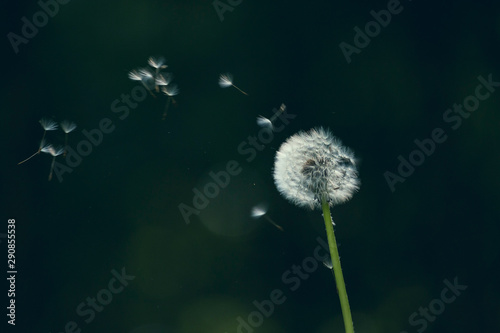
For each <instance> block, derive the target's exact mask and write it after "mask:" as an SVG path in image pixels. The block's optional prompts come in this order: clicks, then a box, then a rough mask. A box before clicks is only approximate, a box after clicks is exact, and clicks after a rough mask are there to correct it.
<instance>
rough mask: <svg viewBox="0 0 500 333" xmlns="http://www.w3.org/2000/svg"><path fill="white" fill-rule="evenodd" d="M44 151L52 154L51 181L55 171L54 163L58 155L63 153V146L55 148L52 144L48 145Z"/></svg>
mask: <svg viewBox="0 0 500 333" xmlns="http://www.w3.org/2000/svg"><path fill="white" fill-rule="evenodd" d="M42 152H44V153H47V154H50V155H52V164H51V165H50V173H49V181H51V180H52V172H53V171H54V165H55V163H56V156H59V155H61V154H62V153H63V152H64V148H63V147H57V148H54V147H53V146H52V145H48V146H46V147H44V148H43V149H42Z"/></svg>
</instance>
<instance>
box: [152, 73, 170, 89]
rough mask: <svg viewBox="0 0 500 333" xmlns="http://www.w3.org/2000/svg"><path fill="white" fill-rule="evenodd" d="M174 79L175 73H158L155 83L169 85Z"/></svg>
mask: <svg viewBox="0 0 500 333" xmlns="http://www.w3.org/2000/svg"><path fill="white" fill-rule="evenodd" d="M173 79H174V75H173V74H172V73H164V74H158V76H157V77H156V78H155V84H156V86H162V87H163V86H168V85H169V84H170V82H172V80H173Z"/></svg>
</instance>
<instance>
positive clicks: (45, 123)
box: [40, 118, 57, 131]
mask: <svg viewBox="0 0 500 333" xmlns="http://www.w3.org/2000/svg"><path fill="white" fill-rule="evenodd" d="M40 125H42V127H43V129H44V130H46V131H55V130H56V129H57V123H56V122H55V121H53V120H52V119H49V118H42V119H40Z"/></svg>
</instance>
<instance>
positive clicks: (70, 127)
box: [60, 120, 76, 156]
mask: <svg viewBox="0 0 500 333" xmlns="http://www.w3.org/2000/svg"><path fill="white" fill-rule="evenodd" d="M60 125H61V129H62V130H63V132H64V155H63V156H66V146H67V145H68V133H71V132H73V131H74V130H75V128H76V124H75V123H74V122H72V121H69V120H63V121H61V123H60Z"/></svg>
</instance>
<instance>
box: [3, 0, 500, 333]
mask: <svg viewBox="0 0 500 333" xmlns="http://www.w3.org/2000/svg"><path fill="white" fill-rule="evenodd" d="M386 6H387V2H385V1H382V2H381V1H379V2H368V1H365V2H363V3H360V2H356V3H349V2H347V1H344V2H341V1H315V2H304V1H295V2H293V1H292V2H290V1H273V2H254V1H247V0H244V1H242V2H241V4H239V5H238V6H236V7H234V10H233V11H232V12H226V13H225V14H224V21H222V22H221V21H220V20H219V18H218V16H217V14H216V11H215V10H214V8H213V6H212V2H211V1H176V2H174V1H131V0H129V1H71V2H70V3H68V4H66V5H62V6H61V7H60V8H59V13H58V14H57V15H56V16H55V17H54V18H51V19H50V21H49V23H48V24H47V25H46V26H45V27H43V28H40V30H39V32H38V34H37V35H36V36H35V37H34V38H33V39H31V40H30V41H29V43H28V44H27V45H20V50H19V53H18V54H15V53H14V51H13V49H12V47H11V46H10V43H9V41H8V39H7V37H6V36H7V34H8V33H9V32H14V33H17V34H19V33H20V30H21V26H22V22H21V18H22V17H23V16H26V17H28V18H29V19H30V20H31V17H32V15H33V14H34V13H36V12H37V11H39V10H40V7H39V6H38V5H37V3H36V2H35V1H24V2H22V3H20V2H14V1H9V2H4V3H3V8H2V13H3V19H2V22H3V23H4V24H2V27H3V35H4V41H3V46H4V47H3V49H2V54H3V55H4V56H3V59H4V62H3V67H4V68H3V75H2V90H1V101H2V111H3V117H2V119H3V120H2V121H1V123H2V130H1V133H2V143H3V146H4V153H3V155H2V156H3V157H2V171H1V175H2V190H3V194H2V207H1V212H2V225H3V227H2V230H0V232H6V231H5V230H6V221H7V219H8V218H15V219H16V221H17V222H16V227H17V243H16V244H17V265H18V271H19V274H18V278H17V289H18V290H17V297H16V302H17V325H16V327H15V328H12V327H9V331H18V332H61V331H63V329H64V326H65V324H66V323H67V322H69V321H76V322H77V323H78V325H79V327H80V328H81V329H82V331H83V332H134V333H142V332H156V333H159V332H162V333H163V332H228V333H230V332H236V328H237V321H236V318H237V317H238V316H241V317H244V318H246V317H247V316H248V314H249V313H250V312H252V311H254V310H255V308H254V306H253V304H252V302H253V301H254V300H257V301H262V300H264V299H267V298H269V294H270V292H271V291H272V290H273V289H281V290H283V291H284V292H285V295H286V297H287V300H286V302H284V303H283V304H281V305H279V306H277V307H276V308H275V310H274V313H273V314H272V315H271V316H270V317H269V318H266V319H265V321H264V323H263V325H262V326H260V327H259V328H256V329H255V332H275V333H278V332H318V333H323V332H334V331H335V332H342V331H343V326H342V318H341V314H340V305H339V301H338V297H337V294H336V291H335V285H334V281H333V278H332V276H331V274H330V272H329V271H328V270H327V269H325V268H324V267H319V268H318V269H317V270H316V271H315V272H313V273H312V274H311V276H310V277H309V278H308V279H307V280H305V281H302V284H301V286H300V288H299V289H298V290H296V291H294V292H291V291H290V290H289V289H288V285H286V284H285V283H283V281H282V274H283V273H284V272H285V271H286V270H288V269H290V267H291V266H292V265H294V264H300V263H301V262H302V260H303V259H304V258H306V257H309V256H311V254H312V252H313V250H314V248H315V246H316V245H317V243H316V238H317V237H318V236H320V237H323V238H326V235H325V232H324V225H323V222H322V217H321V213H320V212H319V211H315V212H310V211H307V210H304V209H299V208H297V207H295V206H293V205H292V204H290V203H288V202H287V201H285V199H284V198H283V197H281V196H280V195H279V194H278V192H277V190H276V189H275V187H274V184H273V179H272V167H273V159H274V155H275V152H276V150H277V149H278V148H279V146H280V144H281V143H282V142H283V141H284V140H285V139H286V138H287V137H289V136H290V135H292V134H294V133H296V132H297V131H299V130H308V129H310V128H311V127H314V126H324V127H328V128H330V130H331V131H332V132H333V133H334V134H335V135H336V136H338V137H339V138H341V139H342V141H343V142H344V143H345V144H346V145H347V146H349V147H351V148H352V149H353V150H354V151H355V153H356V156H357V157H359V159H360V161H361V167H360V177H361V181H362V186H361V190H360V191H359V193H357V194H356V195H355V196H354V197H353V199H352V200H351V201H350V202H348V203H346V204H344V205H342V206H338V207H334V208H333V210H332V214H333V218H334V220H335V221H336V223H337V226H336V235H337V240H338V242H339V243H340V249H339V250H340V255H341V258H342V265H343V270H344V277H345V280H346V283H347V290H348V294H349V300H350V303H351V309H352V311H353V319H354V325H355V327H356V328H357V332H394V333H398V332H401V331H407V332H417V328H420V327H421V326H418V327H416V326H411V325H410V324H409V322H408V318H409V317H410V316H411V314H412V313H413V312H415V311H418V309H419V307H420V306H428V305H429V302H431V301H432V300H434V299H436V298H439V297H440V293H441V291H442V289H443V288H444V284H443V280H444V279H448V280H451V281H452V280H453V279H454V278H455V277H457V278H458V281H459V283H461V284H465V285H467V286H468V288H467V290H466V291H464V292H463V294H462V295H461V296H460V297H458V298H457V300H456V301H455V302H453V303H452V304H449V305H447V306H446V309H445V311H444V312H443V313H442V314H441V315H439V316H438V317H437V318H436V320H435V321H434V322H431V323H429V325H428V327H427V329H426V330H425V332H429V333H430V332H484V331H489V332H494V331H498V330H499V327H500V323H499V319H498V318H499V317H500V305H499V304H500V302H499V299H498V298H499V296H500V295H499V287H498V280H499V279H498V266H499V263H500V262H499V250H500V247H499V245H498V243H499V242H498V236H499V232H500V227H499V225H498V222H499V213H498V200H497V197H498V188H499V185H500V183H499V179H500V178H499V177H498V170H499V169H500V159H499V154H498V148H497V146H498V142H499V136H500V135H499V132H500V131H499V125H500V116H499V112H500V89H498V90H497V91H496V92H495V93H493V94H492V95H491V96H490V97H489V98H488V99H487V100H486V101H484V102H482V103H481V105H480V107H479V109H478V110H477V111H475V112H474V113H473V114H472V115H471V116H470V118H468V119H465V120H464V121H463V123H462V125H461V126H460V127H459V128H458V129H457V130H452V129H451V128H450V126H449V125H450V124H447V123H445V122H444V121H443V118H442V116H443V113H444V112H445V111H446V109H448V108H450V107H452V105H453V103H462V101H463V99H464V98H465V97H467V96H468V95H470V94H472V93H473V92H474V89H475V87H476V85H477V84H478V81H477V77H478V76H479V75H482V76H484V77H487V76H488V75H489V74H492V76H493V79H494V80H495V81H500V65H499V59H500V53H499V46H498V43H499V41H500V5H499V4H498V2H494V1H479V2H476V1H454V2H451V1H448V2H445V1H417V0H414V1H411V2H409V1H402V6H403V7H404V9H403V11H402V12H401V13H400V14H398V15H397V16H393V17H392V21H391V23H390V24H389V25H388V26H387V27H386V28H384V29H382V31H381V33H380V34H379V35H378V36H376V37H375V38H373V39H372V41H371V43H370V44H369V45H368V47H366V48H365V49H363V50H362V51H361V53H360V54H355V55H353V57H352V62H351V63H350V64H347V62H346V60H345V58H344V57H343V55H342V52H341V50H340V48H339V43H341V42H347V43H350V44H352V42H353V38H354V30H353V28H354V27H355V26H360V27H364V25H365V24H366V22H368V21H370V20H372V17H371V15H370V14H369V13H370V11H371V10H376V11H378V10H381V9H385V8H386ZM151 55H164V56H165V57H166V58H167V62H168V65H169V68H168V69H169V71H171V72H173V73H174V75H175V82H176V83H177V84H178V85H179V87H180V89H181V93H180V95H179V96H178V97H177V98H176V100H177V107H172V108H171V109H170V112H169V115H168V117H167V119H166V120H165V121H161V113H162V110H163V105H164V99H162V98H157V99H153V98H151V97H148V98H147V99H146V100H144V101H143V102H141V103H140V105H139V106H138V107H137V108H136V109H134V110H131V113H130V115H129V117H127V118H126V119H124V120H120V119H119V118H118V117H117V114H115V113H113V112H111V103H112V102H113V101H114V100H115V99H117V98H119V97H120V95H121V94H129V93H130V91H131V90H132V89H133V87H134V86H135V83H134V82H132V81H130V80H129V79H128V78H127V73H128V71H130V70H131V69H133V68H136V67H139V66H144V65H145V64H146V60H147V58H148V57H149V56H151ZM223 72H232V73H233V74H234V76H235V84H236V85H238V86H239V87H241V88H242V89H243V90H245V91H247V92H248V93H249V96H245V95H243V94H240V93H239V92H238V91H237V90H235V89H233V88H227V89H221V88H219V86H218V85H217V79H218V75H219V74H220V73H223ZM281 103H285V104H286V105H287V107H288V111H289V112H290V113H291V114H295V115H297V117H296V118H295V119H294V120H293V121H292V122H291V123H290V124H289V125H288V126H286V128H285V130H283V131H282V132H280V133H276V135H275V137H274V140H273V141H272V142H271V143H269V144H268V145H266V148H265V149H264V150H263V151H262V152H259V154H258V155H257V157H256V158H255V159H254V160H253V161H252V162H247V161H245V157H246V156H242V155H240V154H239V153H238V151H237V147H238V145H239V144H240V143H242V142H243V141H244V140H246V139H247V137H248V136H252V135H256V134H257V133H258V130H259V127H257V125H256V123H255V118H256V117H257V116H258V115H264V116H266V117H270V116H271V114H272V109H273V108H275V107H279V105H280V104H281ZM43 116H47V117H53V118H54V119H56V120H58V121H60V120H62V119H70V120H73V121H75V122H76V123H77V125H78V128H77V130H76V131H75V132H74V133H71V134H70V137H69V138H70V144H73V145H75V144H76V143H78V142H79V141H80V140H82V139H84V136H83V135H82V133H81V131H82V130H84V129H87V130H91V129H94V128H96V127H97V126H98V124H99V121H100V120H101V119H103V118H109V119H111V120H112V121H113V124H114V125H115V130H114V131H113V132H112V133H109V134H106V135H105V136H104V138H103V141H102V143H101V144H100V145H99V146H97V147H94V149H93V152H92V153H91V154H90V155H89V156H87V157H85V158H84V160H83V162H82V163H81V165H79V166H78V167H77V168H75V169H74V170H73V172H72V173H71V174H65V175H64V181H63V182H58V181H57V179H53V180H52V181H51V182H48V181H47V176H48V172H49V167H50V161H51V159H50V157H49V156H47V155H46V154H42V155H41V156H36V157H35V158H33V159H32V160H30V161H29V162H26V163H25V164H23V165H20V166H17V165H16V164H17V163H18V162H19V161H21V160H23V159H24V158H26V157H27V156H29V155H30V154H32V153H33V152H34V151H35V150H36V149H37V147H38V143H39V140H40V138H41V135H42V133H43V131H42V129H41V127H40V125H39V124H38V120H39V119H40V118H41V117H43ZM435 128H443V129H444V130H445V131H446V134H447V135H448V138H447V140H446V142H444V143H442V144H439V145H438V146H437V147H436V150H435V152H434V154H433V155H431V156H430V157H427V158H426V160H425V163H423V164H422V165H421V166H420V167H418V168H416V170H415V172H414V173H413V174H412V175H411V176H410V177H409V178H408V179H407V180H406V181H405V182H404V183H402V184H398V185H396V191H395V192H394V193H392V192H391V191H390V189H389V187H388V185H387V183H386V181H385V179H384V176H383V174H384V172H386V171H391V172H396V168H397V166H398V163H399V162H398V159H397V158H398V156H399V155H402V156H405V157H407V156H408V155H409V154H410V153H411V152H412V151H413V150H414V149H415V148H416V146H415V144H414V143H413V141H414V140H415V139H424V138H428V137H429V136H430V133H431V131H432V130H433V129H435ZM60 133H61V132H59V133H49V134H50V135H51V136H50V137H51V138H52V139H53V140H54V142H60V141H58V140H61V139H62V138H63V136H62V135H61V134H60ZM229 160H236V161H238V162H239V163H240V165H241V167H242V170H243V171H242V173H241V174H240V175H238V176H235V177H233V178H232V179H231V183H230V185H229V186H228V187H227V188H225V189H223V190H222V191H221V194H220V195H219V196H218V197H216V198H215V199H212V200H211V202H210V205H209V207H208V208H207V209H206V210H203V211H202V212H201V213H200V215H199V216H198V217H193V218H192V221H191V223H190V224H189V225H187V224H186V223H185V222H184V221H183V219H182V216H181V214H180V212H179V209H178V205H179V204H180V203H186V204H190V205H191V200H192V197H193V192H192V189H193V188H194V187H198V188H201V187H202V186H203V185H204V184H205V183H206V182H207V178H206V177H207V175H208V173H209V172H210V171H214V172H216V171H219V170H221V169H222V168H223V167H224V165H225V164H226V163H227V162H228V161H229ZM60 161H62V160H60ZM259 202H266V203H267V204H268V205H269V213H268V214H269V215H268V216H269V217H271V218H272V219H273V220H274V221H276V223H278V224H280V225H282V226H283V228H284V229H285V232H283V233H282V232H280V231H279V230H277V229H276V228H274V227H273V226H271V225H270V224H268V223H267V222H265V220H264V219H261V220H254V219H251V218H250V217H249V211H250V209H251V207H252V206H254V205H255V204H257V203H259ZM207 224H208V225H212V226H213V225H216V226H218V227H219V228H218V229H217V230H218V231H214V229H213V228H212V229H210V228H207V227H206V225H207ZM235 226H236V227H235ZM5 245H6V243H5V240H2V243H1V244H0V246H1V248H2V254H1V256H0V257H1V258H4V259H2V267H3V268H2V276H4V275H6V273H5V264H4V262H6V259H5V258H6V246H5ZM122 267H125V269H126V272H127V273H128V274H131V275H134V276H135V279H134V280H133V281H131V282H130V284H129V285H128V286H127V287H126V288H125V289H124V291H123V292H121V293H120V294H117V295H115V296H114V298H113V300H112V302H111V303H110V304H109V305H107V306H106V307H105V309H104V310H103V311H102V312H100V313H97V314H96V317H95V319H94V320H93V321H92V322H91V323H89V324H86V323H85V322H84V321H83V318H82V317H80V316H78V315H77V314H76V312H75V309H76V307H77V306H78V304H79V303H81V302H82V301H85V299H86V298H87V297H95V295H96V294H97V292H99V291H100V290H101V289H103V288H106V287H107V285H108V282H109V280H110V279H111V278H112V274H111V270H113V269H115V270H118V271H120V270H121V269H122ZM2 279H4V278H3V277H2ZM4 281H5V280H4ZM6 287H7V285H6V284H5V283H4V284H2V288H6ZM1 294H2V295H5V291H1ZM2 299H4V300H5V299H6V298H5V296H4V298H2ZM4 306H6V305H5V304H2V306H1V308H3V309H5V308H4ZM3 311H5V310H3ZM1 317H2V318H3V319H2V325H3V324H4V323H5V321H6V317H5V315H4V314H3V313H2V316H1ZM2 332H3V331H2Z"/></svg>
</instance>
